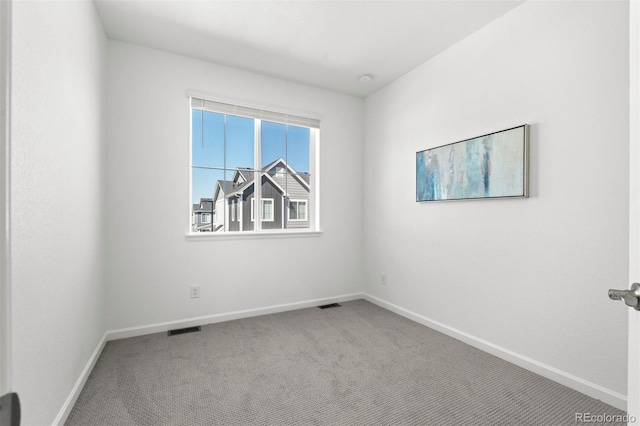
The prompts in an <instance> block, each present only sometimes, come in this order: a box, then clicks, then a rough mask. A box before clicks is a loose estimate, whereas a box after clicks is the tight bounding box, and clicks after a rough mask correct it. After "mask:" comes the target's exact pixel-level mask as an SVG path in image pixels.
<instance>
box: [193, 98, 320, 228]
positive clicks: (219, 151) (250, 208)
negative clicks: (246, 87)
mask: <svg viewBox="0 0 640 426" xmlns="http://www.w3.org/2000/svg"><path fill="white" fill-rule="evenodd" d="M319 124H320V123H319V121H318V120H317V119H313V118H306V117H301V116H295V115H288V114H282V113H278V112H272V111H265V110H260V109H254V108H248V107H243V106H237V105H231V104H227V103H221V102H214V101H207V100H203V99H199V98H191V200H197V201H193V202H192V204H195V205H197V204H199V201H200V200H201V199H209V200H212V201H211V203H212V205H213V211H212V213H213V214H214V215H215V216H214V217H215V218H216V219H215V220H216V226H215V227H213V228H214V231H215V232H249V231H250V232H260V231H264V230H286V229H289V228H296V229H298V230H299V229H301V228H302V229H304V228H307V229H311V230H317V228H318V224H317V217H316V215H314V206H315V205H316V204H315V203H316V199H317V191H316V189H315V188H316V187H317V180H316V179H315V172H316V170H315V162H316V154H315V152H316V150H317V146H318V140H319ZM255 200H258V202H257V203H256V202H255ZM288 200H291V201H288ZM255 217H260V218H261V220H259V221H256V220H255ZM209 221H211V217H210V219H209ZM289 222H297V223H295V224H291V225H289ZM207 223H210V222H207Z"/></svg>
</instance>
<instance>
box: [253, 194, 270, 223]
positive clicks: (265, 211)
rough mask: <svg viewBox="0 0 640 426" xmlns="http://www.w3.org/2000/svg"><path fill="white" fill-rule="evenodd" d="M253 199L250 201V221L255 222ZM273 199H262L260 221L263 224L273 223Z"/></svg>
mask: <svg viewBox="0 0 640 426" xmlns="http://www.w3.org/2000/svg"><path fill="white" fill-rule="evenodd" d="M254 201H255V199H251V221H252V222H253V221H254V220H255V217H256V216H255V209H254V205H255V203H254ZM273 218H274V215H273V198H263V199H262V221H263V222H273V220H274V219H273Z"/></svg>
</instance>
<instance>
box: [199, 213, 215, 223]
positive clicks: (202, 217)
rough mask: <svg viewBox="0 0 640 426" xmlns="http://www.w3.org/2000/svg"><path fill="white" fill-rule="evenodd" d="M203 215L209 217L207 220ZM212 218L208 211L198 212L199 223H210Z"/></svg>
mask: <svg viewBox="0 0 640 426" xmlns="http://www.w3.org/2000/svg"><path fill="white" fill-rule="evenodd" d="M205 216H207V217H208V218H209V220H208V221H207V220H205ZM212 219H213V215H212V214H211V213H209V212H202V213H200V223H207V224H210V223H211V220H212Z"/></svg>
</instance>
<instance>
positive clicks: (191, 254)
mask: <svg viewBox="0 0 640 426" xmlns="http://www.w3.org/2000/svg"><path fill="white" fill-rule="evenodd" d="M108 45H109V48H108V51H109V55H108V109H107V110H108V114H107V115H108V121H107V124H108V146H107V176H108V178H107V179H108V182H107V198H106V202H107V222H108V224H109V231H108V235H107V273H106V295H107V298H106V309H107V316H106V321H107V329H108V330H114V329H121V328H127V327H138V326H146V325H151V324H157V323H162V322H167V321H179V320H184V319H189V318H194V317H199V316H208V315H215V314H221V313H229V312H233V311H237V310H245V309H255V308H264V307H268V306H273V305H279V304H286V303H294V302H301V301H306V300H312V299H316V298H325V297H333V296H339V295H343V294H349V293H354V292H359V291H361V285H362V284H361V283H362V270H363V263H362V203H363V201H362V193H361V191H360V189H361V188H362V176H363V173H362V128H363V127H362V126H363V121H362V119H363V101H362V99H359V98H354V97H350V96H345V95H339V94H335V93H332V92H328V91H325V90H320V89H316V88H312V87H309V86H304V85H299V84H294V83H290V82H285V81H282V80H278V79H274V78H269V77H265V76H262V75H258V74H253V73H249V72H244V71H240V70H237V69H231V68H226V67H222V66H217V65H213V64H209V63H205V62H201V61H197V60H193V59H188V58H185V57H181V56H176V55H173V54H168V53H163V52H160V51H156V50H151V49H147V48H143V47H139V46H135V45H131V44H126V43H122V42H117V41H109V44H108ZM189 89H192V90H198V91H201V92H205V93H211V94H215V95H219V96H223V97H225V98H233V99H237V100H240V101H242V100H245V101H249V102H252V103H257V104H263V105H271V106H276V107H280V108H285V109H287V110H299V111H303V112H311V113H316V114H320V115H321V116H322V123H321V133H320V139H321V140H320V157H321V177H320V179H321V197H322V205H321V221H322V222H321V227H322V230H323V231H324V233H323V234H322V235H321V236H314V237H300V238H291V239H282V238H255V239H240V240H238V239H235V240H234V239H224V240H216V241H204V242H193V241H187V239H186V238H185V235H186V234H187V232H188V229H189V223H190V194H189V173H190V171H189V143H190V142H189V103H188V98H187V97H186V92H187V90H189ZM194 284H197V285H200V286H201V297H200V298H199V299H190V298H189V286H190V285H194Z"/></svg>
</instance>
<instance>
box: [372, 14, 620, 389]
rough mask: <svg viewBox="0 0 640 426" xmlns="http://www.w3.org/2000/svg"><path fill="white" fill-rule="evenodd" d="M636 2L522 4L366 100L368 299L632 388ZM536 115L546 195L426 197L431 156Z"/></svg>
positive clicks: (536, 165) (536, 171)
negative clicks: (424, 175) (418, 164)
mask: <svg viewBox="0 0 640 426" xmlns="http://www.w3.org/2000/svg"><path fill="white" fill-rule="evenodd" d="M628 8H629V6H628V3H626V2H527V3H525V4H523V5H522V6H519V7H518V8H516V9H514V10H513V11H512V12H510V13H508V14H507V15H505V16H503V17H502V18H500V19H498V20H496V21H494V22H493V23H491V24H490V25H488V26H486V27H485V28H483V29H482V30H480V31H478V32H476V33H475V34H473V35H471V36H470V37H468V38H466V39H465V40H463V41H461V42H460V43H458V44H457V45H455V46H453V47H452V48H450V49H449V50H447V51H445V52H443V53H442V54H440V55H439V56H437V57H436V58H434V59H432V60H431V61H429V62H427V63H425V64H423V65H422V66H420V67H419V68H417V69H415V70H414V71H412V72H410V73H409V74H407V75H406V76H404V77H403V78H401V79H399V80H397V81H395V82H394V83H392V84H391V85H389V86H387V87H386V88H385V89H383V90H381V91H379V92H377V93H376V94H374V95H372V96H370V97H369V98H367V99H366V102H365V150H364V154H365V156H364V159H365V165H364V175H365V186H364V188H365V208H364V212H365V245H364V247H365V270H366V291H367V292H368V293H370V294H371V295H373V296H375V297H378V298H381V299H383V300H386V301H388V302H390V303H393V304H396V305H398V306H400V307H401V308H403V309H405V310H409V311H412V312H415V313H417V314H419V315H421V316H424V317H426V318H429V319H432V320H435V321H439V322H440V323H442V324H444V325H445V326H446V327H450V328H453V329H457V330H459V331H461V332H463V333H468V334H470V335H471V336H474V337H475V338H478V339H484V340H485V341H487V342H489V343H491V344H493V345H497V346H500V347H502V348H505V349H507V350H509V351H513V352H515V353H517V354H520V355H523V356H526V357H530V358H532V359H534V360H536V361H537V362H540V363H544V364H547V365H548V366H551V367H553V368H556V369H559V370H561V371H563V372H565V373H568V374H571V375H575V376H577V377H579V378H581V379H583V380H586V381H589V382H592V383H593V384H596V385H599V386H602V387H604V388H606V389H608V390H610V391H613V392H617V393H619V394H622V395H624V394H625V393H626V367H625V365H626V346H627V343H626V315H627V310H626V308H624V307H623V306H619V303H614V302H611V301H609V300H608V298H607V289H608V288H610V287H613V288H625V287H627V270H628V269H627V265H628V246H627V238H628V234H627V233H628V198H627V194H628V193H627V191H628V185H629V184H628V158H627V156H628V132H629V125H628V123H629V121H628V120H629V119H628V75H629V71H628V45H629V40H628V28H629V22H628ZM524 123H529V124H530V125H531V198H529V199H516V200H484V201H459V202H440V203H416V202H415V152H416V151H420V150H423V149H427V148H431V147H435V146H439V145H443V144H447V143H451V142H456V141H459V140H463V139H467V138H470V137H474V136H478V135H482V134H486V133H490V132H493V131H497V130H501V129H505V128H509V127H513V126H517V125H520V124H524ZM381 273H386V274H388V283H387V285H386V286H382V285H380V284H379V281H380V279H379V274H381Z"/></svg>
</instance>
